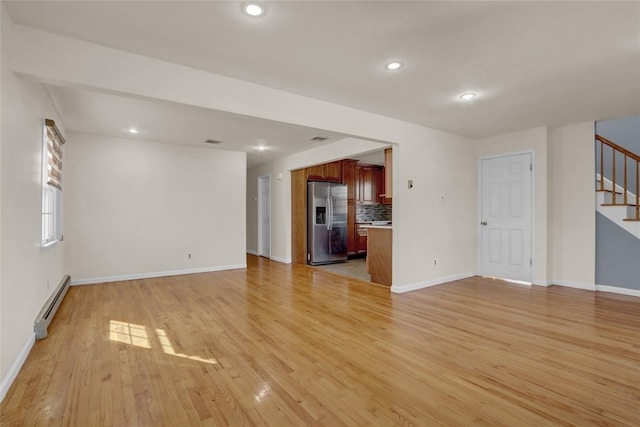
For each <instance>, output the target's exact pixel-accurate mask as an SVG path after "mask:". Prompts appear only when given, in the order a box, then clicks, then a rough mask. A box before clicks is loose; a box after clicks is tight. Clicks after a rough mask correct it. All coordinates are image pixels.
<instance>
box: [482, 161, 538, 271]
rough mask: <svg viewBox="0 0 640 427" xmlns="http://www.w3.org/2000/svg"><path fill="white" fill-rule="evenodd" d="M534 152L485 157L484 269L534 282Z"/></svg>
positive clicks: (483, 187) (483, 209)
mask: <svg viewBox="0 0 640 427" xmlns="http://www.w3.org/2000/svg"><path fill="white" fill-rule="evenodd" d="M532 169H533V168H532V162H531V153H525V154H516V155H510V156H502V157H494V158H490V159H483V160H481V166H480V179H481V183H480V192H481V194H480V203H481V207H480V240H481V242H480V252H481V253H480V269H481V274H482V275H483V276H491V277H501V278H505V279H512V280H521V281H525V282H531V268H532V255H531V254H532V237H531V232H532V202H531V194H532V192H531V178H532V174H533V172H532Z"/></svg>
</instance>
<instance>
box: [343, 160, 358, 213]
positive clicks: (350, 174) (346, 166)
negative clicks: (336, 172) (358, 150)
mask: <svg viewBox="0 0 640 427" xmlns="http://www.w3.org/2000/svg"><path fill="white" fill-rule="evenodd" d="M357 163H358V161H357V160H350V159H347V160H343V161H342V183H343V184H347V201H348V202H349V203H355V201H356V182H357V178H356V164H357Z"/></svg>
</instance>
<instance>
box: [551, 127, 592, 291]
mask: <svg viewBox="0 0 640 427" xmlns="http://www.w3.org/2000/svg"><path fill="white" fill-rule="evenodd" d="M594 135H595V133H594V123H593V122H586V123H578V124H575V125H571V126H564V127H560V128H555V129H550V139H549V152H550V156H549V158H550V168H549V171H550V179H549V191H550V201H551V202H550V208H549V211H550V213H551V221H550V224H549V226H550V230H551V233H549V248H550V251H549V254H550V271H551V273H550V279H551V280H550V281H551V282H552V283H555V284H568V285H579V286H583V287H593V285H594V284H595V254H596V217H595V213H594V209H595V203H596V197H595V196H596V193H595V191H594V181H595V149H594Z"/></svg>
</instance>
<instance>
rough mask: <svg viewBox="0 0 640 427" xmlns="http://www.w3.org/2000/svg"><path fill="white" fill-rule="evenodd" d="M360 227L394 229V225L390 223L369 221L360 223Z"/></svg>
mask: <svg viewBox="0 0 640 427" xmlns="http://www.w3.org/2000/svg"><path fill="white" fill-rule="evenodd" d="M359 225H360V228H380V229H383V230H393V225H391V224H389V225H371V224H368V223H364V224H359Z"/></svg>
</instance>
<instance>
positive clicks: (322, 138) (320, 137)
mask: <svg viewBox="0 0 640 427" xmlns="http://www.w3.org/2000/svg"><path fill="white" fill-rule="evenodd" d="M327 139H328V138H325V137H324V136H314V137H313V138H311V141H313V142H322V141H326V140H327Z"/></svg>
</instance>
